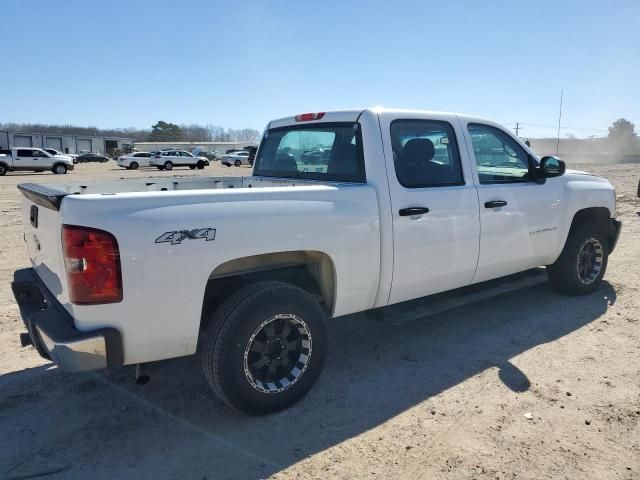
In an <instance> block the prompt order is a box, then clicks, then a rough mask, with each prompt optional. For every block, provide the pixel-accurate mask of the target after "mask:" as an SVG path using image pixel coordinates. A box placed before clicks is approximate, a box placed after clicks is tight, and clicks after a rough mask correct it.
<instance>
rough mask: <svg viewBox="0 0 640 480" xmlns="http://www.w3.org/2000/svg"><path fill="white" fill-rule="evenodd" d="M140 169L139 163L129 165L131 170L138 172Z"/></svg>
mask: <svg viewBox="0 0 640 480" xmlns="http://www.w3.org/2000/svg"><path fill="white" fill-rule="evenodd" d="M138 167H139V165H138V162H131V165H129V168H131V170H137V169H138Z"/></svg>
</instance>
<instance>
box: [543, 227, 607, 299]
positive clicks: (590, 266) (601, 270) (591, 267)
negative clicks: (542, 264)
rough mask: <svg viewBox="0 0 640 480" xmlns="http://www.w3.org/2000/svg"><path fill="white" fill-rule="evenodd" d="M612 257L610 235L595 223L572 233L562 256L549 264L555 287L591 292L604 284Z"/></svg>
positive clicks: (551, 278)
mask: <svg viewBox="0 0 640 480" xmlns="http://www.w3.org/2000/svg"><path fill="white" fill-rule="evenodd" d="M608 260H609V246H608V243H607V238H606V236H605V235H603V233H602V232H601V229H600V228H598V225H597V224H595V223H586V224H584V225H581V226H579V227H577V228H575V229H574V230H572V231H571V232H569V237H568V238H567V242H566V243H565V246H564V249H563V250H562V253H561V254H560V257H559V258H558V260H556V262H555V263H554V264H553V265H549V266H548V267H547V273H548V274H549V282H550V283H551V286H552V287H553V288H554V289H556V290H558V291H561V292H564V293H570V294H572V295H580V294H584V293H591V292H593V291H594V290H596V289H597V288H598V287H599V286H600V284H601V283H602V278H603V277H604V274H605V272H606V270H607V263H608Z"/></svg>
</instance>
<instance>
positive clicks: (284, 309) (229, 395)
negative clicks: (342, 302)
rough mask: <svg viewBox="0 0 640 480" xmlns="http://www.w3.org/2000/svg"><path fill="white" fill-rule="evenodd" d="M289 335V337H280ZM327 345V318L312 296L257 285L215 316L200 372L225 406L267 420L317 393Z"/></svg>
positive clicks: (235, 296)
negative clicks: (312, 388) (312, 391)
mask: <svg viewBox="0 0 640 480" xmlns="http://www.w3.org/2000/svg"><path fill="white" fill-rule="evenodd" d="M285 329H286V331H287V332H289V333H288V334H286V333H285V335H283V336H282V337H277V335H282V332H284V331H285ZM278 330H279V332H278ZM268 332H272V333H273V336H269V335H268ZM292 337H293V340H292ZM260 340H262V342H261V341H260ZM276 340H277V341H276ZM327 342H328V340H327V327H326V317H325V313H324V311H323V310H322V307H321V306H320V305H319V304H318V302H317V301H316V300H315V299H314V298H313V297H312V296H311V295H310V294H309V293H307V292H305V291H304V290H302V289H300V288H298V287H295V286H293V285H290V284H288V283H282V282H272V281H267V282H257V283H254V284H251V285H248V286H245V287H243V288H241V289H240V290H239V291H237V292H236V293H234V294H233V295H231V296H230V297H228V298H227V299H226V300H225V301H224V302H223V303H222V304H221V305H220V307H219V308H218V309H217V310H216V311H215V313H213V315H212V316H211V318H210V322H209V326H208V328H207V330H206V332H205V334H204V342H203V345H202V368H203V370H204V375H205V377H206V379H207V382H208V383H209V386H210V387H211V388H212V390H213V391H214V393H215V394H216V395H217V396H218V397H219V398H220V399H221V400H222V401H223V402H225V403H226V404H227V405H229V406H230V407H232V408H234V409H236V410H239V411H240V412H244V413H247V414H250V415H265V414H269V413H273V412H277V411H279V410H282V409H284V408H287V407H289V406H290V405H292V404H294V403H295V402H297V401H298V400H300V399H301V398H302V397H303V396H304V395H305V394H306V393H307V392H308V391H309V390H310V389H311V387H313V385H314V384H315V382H316V380H317V379H318V377H319V376H320V372H321V371H322V367H323V366H324V361H325V357H326V353H327ZM285 345H287V346H285ZM262 347H263V348H262ZM289 347H290V348H291V350H287V348H289ZM307 347H308V348H307ZM280 351H284V352H285V353H286V355H282V356H281V355H280V353H278V352H280ZM287 352H288V353H287ZM287 356H288V358H287ZM303 357H305V358H303ZM272 362H273V364H272ZM265 369H266V370H265ZM272 369H273V373H271V371H272ZM269 375H271V377H269ZM281 380H286V382H287V384H285V383H283V382H281Z"/></svg>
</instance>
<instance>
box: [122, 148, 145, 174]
mask: <svg viewBox="0 0 640 480" xmlns="http://www.w3.org/2000/svg"><path fill="white" fill-rule="evenodd" d="M151 156H152V154H151V152H132V153H128V154H126V155H122V156H120V157H118V166H119V167H122V168H126V169H127V170H137V169H138V168H139V167H148V166H149V160H150V159H151Z"/></svg>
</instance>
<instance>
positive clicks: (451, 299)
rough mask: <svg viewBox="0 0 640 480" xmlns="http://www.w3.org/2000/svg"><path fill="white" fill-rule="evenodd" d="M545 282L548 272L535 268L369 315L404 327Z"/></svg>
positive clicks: (399, 304) (383, 308)
mask: <svg viewBox="0 0 640 480" xmlns="http://www.w3.org/2000/svg"><path fill="white" fill-rule="evenodd" d="M546 281H547V272H546V270H545V269H544V268H542V267H540V268H533V269H531V270H527V271H525V272H521V273H516V274H514V275H509V276H508V277H502V278H497V279H495V280H489V281H487V282H482V283H478V284H475V285H469V286H468V287H462V288H457V289H456V290H451V291H449V292H442V293H437V294H435V295H429V296H428V297H422V298H418V299H415V300H409V301H407V302H402V303H396V304H395V305H389V306H388V307H382V308H377V309H375V310H370V311H368V312H367V313H366V315H367V316H369V317H372V318H374V319H375V320H379V321H383V322H385V323H390V324H397V325H401V324H404V323H408V322H412V321H414V320H418V319H421V318H424V317H427V316H429V315H435V314H437V313H441V312H445V311H447V310H452V309H454V308H458V307H461V306H463V305H469V304H471V303H475V302H479V301H481V300H486V299H487V298H492V297H495V296H498V295H502V294H505V293H509V292H514V291H516V290H521V289H523V288H529V287H533V286H535V285H539V284H541V283H544V282H546Z"/></svg>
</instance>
